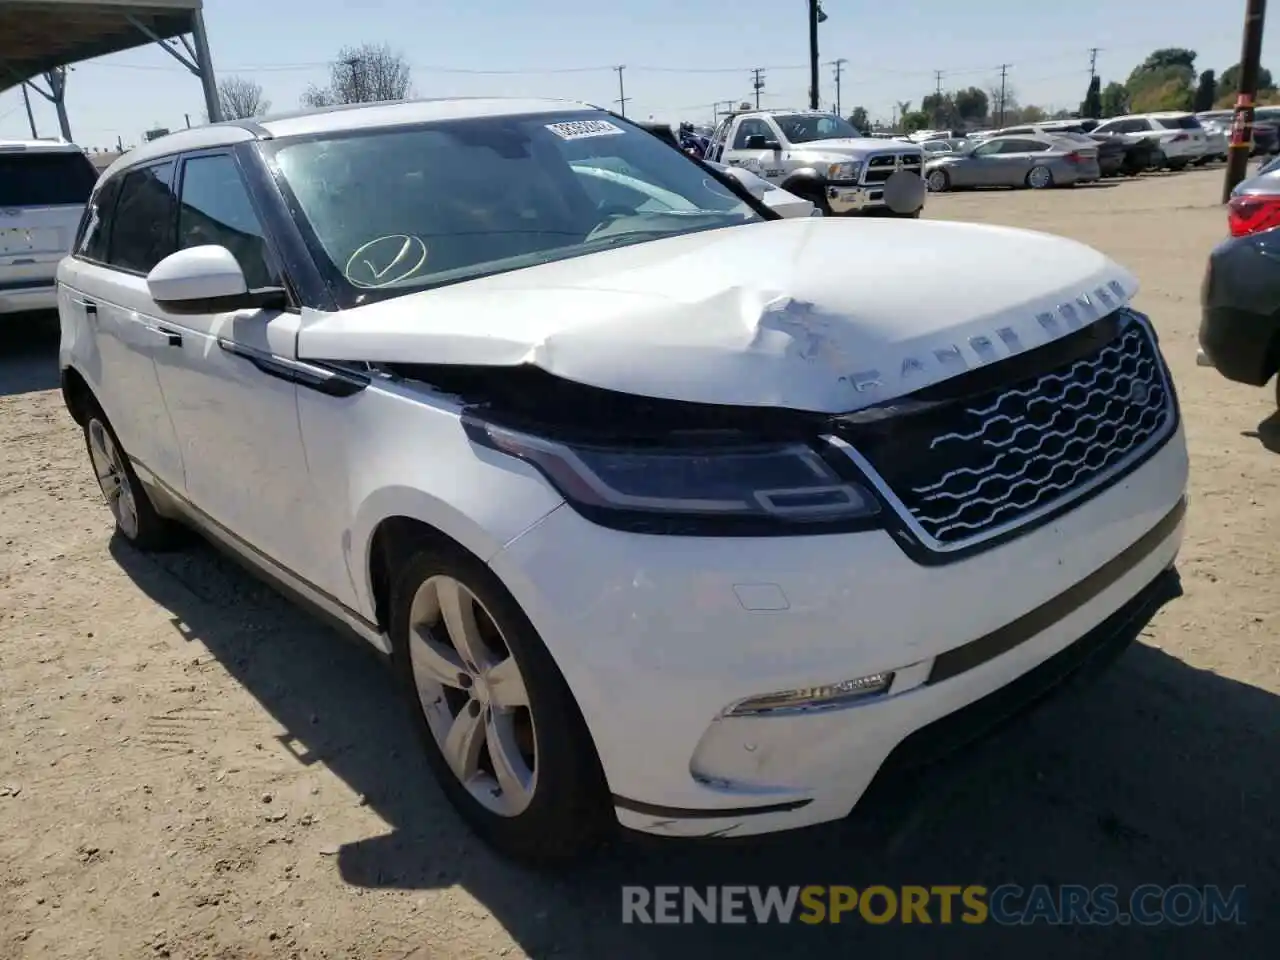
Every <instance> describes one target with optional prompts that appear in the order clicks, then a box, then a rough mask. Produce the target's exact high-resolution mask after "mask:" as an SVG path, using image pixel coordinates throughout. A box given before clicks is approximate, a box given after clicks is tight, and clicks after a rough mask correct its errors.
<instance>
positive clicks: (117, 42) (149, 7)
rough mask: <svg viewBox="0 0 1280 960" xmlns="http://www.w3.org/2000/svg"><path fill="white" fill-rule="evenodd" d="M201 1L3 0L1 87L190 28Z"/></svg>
mask: <svg viewBox="0 0 1280 960" xmlns="http://www.w3.org/2000/svg"><path fill="white" fill-rule="evenodd" d="M200 9H201V0H0V64H3V65H4V67H5V68H7V69H4V68H0V92H3V91H4V90H7V89H8V88H10V87H14V86H17V85H18V84H19V83H21V82H22V81H23V80H28V79H30V78H32V77H35V76H38V75H39V74H41V73H44V72H45V71H46V70H52V69H54V68H55V67H63V66H66V65H68V64H71V63H78V62H79V61H81V60H90V59H92V58H94V57H101V56H105V55H106V54H109V53H118V52H120V51H121V50H130V49H132V48H134V47H141V46H146V45H147V44H149V43H151V42H153V39H154V38H153V37H149V36H147V34H146V33H145V32H143V31H142V30H139V29H138V28H137V27H136V26H135V25H134V24H132V23H130V22H129V20H128V15H130V14H131V15H132V16H133V17H134V19H136V20H137V21H138V22H139V23H141V24H143V25H144V26H145V27H147V29H149V30H150V31H151V32H152V33H153V34H155V35H156V36H158V37H160V38H162V39H166V40H167V39H169V38H172V37H176V36H178V35H180V34H184V33H190V32H191V28H192V18H193V16H194V14H195V13H196V11H198V10H200Z"/></svg>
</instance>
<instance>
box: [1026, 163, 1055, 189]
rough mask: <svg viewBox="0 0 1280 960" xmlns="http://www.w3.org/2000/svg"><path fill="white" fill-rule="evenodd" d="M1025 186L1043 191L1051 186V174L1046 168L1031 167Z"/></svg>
mask: <svg viewBox="0 0 1280 960" xmlns="http://www.w3.org/2000/svg"><path fill="white" fill-rule="evenodd" d="M1027 186H1028V187H1030V188H1031V189H1032V190H1045V189H1047V188H1049V187H1052V186H1053V172H1052V171H1051V170H1050V169H1049V168H1048V167H1039V166H1037V167H1032V168H1031V171H1030V172H1029V173H1028V174H1027Z"/></svg>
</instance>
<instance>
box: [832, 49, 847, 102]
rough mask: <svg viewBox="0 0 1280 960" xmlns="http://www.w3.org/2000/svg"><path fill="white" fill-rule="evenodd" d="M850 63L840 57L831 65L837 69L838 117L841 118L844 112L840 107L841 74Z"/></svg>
mask: <svg viewBox="0 0 1280 960" xmlns="http://www.w3.org/2000/svg"><path fill="white" fill-rule="evenodd" d="M848 62H849V61H848V60H846V59H845V58H844V57H839V58H838V59H836V60H835V61H834V62H833V63H832V64H831V65H832V66H833V67H835V68H836V115H837V116H840V115H842V114H843V113H844V111H843V110H842V109H841V107H840V73H841V71H842V70H843V69H844V65H845V64H846V63H848Z"/></svg>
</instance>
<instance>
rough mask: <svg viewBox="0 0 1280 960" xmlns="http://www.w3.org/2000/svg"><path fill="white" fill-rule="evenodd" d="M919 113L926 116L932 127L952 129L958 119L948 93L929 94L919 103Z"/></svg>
mask: <svg viewBox="0 0 1280 960" xmlns="http://www.w3.org/2000/svg"><path fill="white" fill-rule="evenodd" d="M920 113H923V114H924V115H925V116H927V117H928V118H929V123H930V125H932V126H934V127H954V126H955V125H956V121H957V120H959V117H960V115H959V113H958V112H957V110H956V105H955V101H953V100H952V99H951V94H949V93H943V94H937V93H931V94H929V95H928V96H927V97H925V98H924V99H923V100H921V101H920Z"/></svg>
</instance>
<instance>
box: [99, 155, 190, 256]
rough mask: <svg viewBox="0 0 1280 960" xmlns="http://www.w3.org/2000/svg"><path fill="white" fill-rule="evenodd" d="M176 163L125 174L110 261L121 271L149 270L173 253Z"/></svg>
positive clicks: (115, 213)
mask: <svg viewBox="0 0 1280 960" xmlns="http://www.w3.org/2000/svg"><path fill="white" fill-rule="evenodd" d="M172 182H173V162H172V161H169V162H167V163H160V164H156V165H155V166H153V167H144V168H143V169H141V170H134V171H131V172H130V173H128V174H126V175H125V178H124V181H123V182H122V183H121V184H120V199H119V201H117V203H116V208H115V211H114V215H113V216H112V217H111V242H110V249H109V252H108V257H107V262H108V264H110V265H111V266H113V267H118V268H120V269H121V270H130V271H133V272H135V273H148V272H149V271H150V270H151V268H152V267H154V266H155V265H156V264H157V263H159V262H160V261H161V260H163V259H164V258H165V257H167V256H168V255H169V254H170V253H172V252H173V221H174V214H175V213H176V208H177V201H176V200H175V199H174V196H173V188H172Z"/></svg>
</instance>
